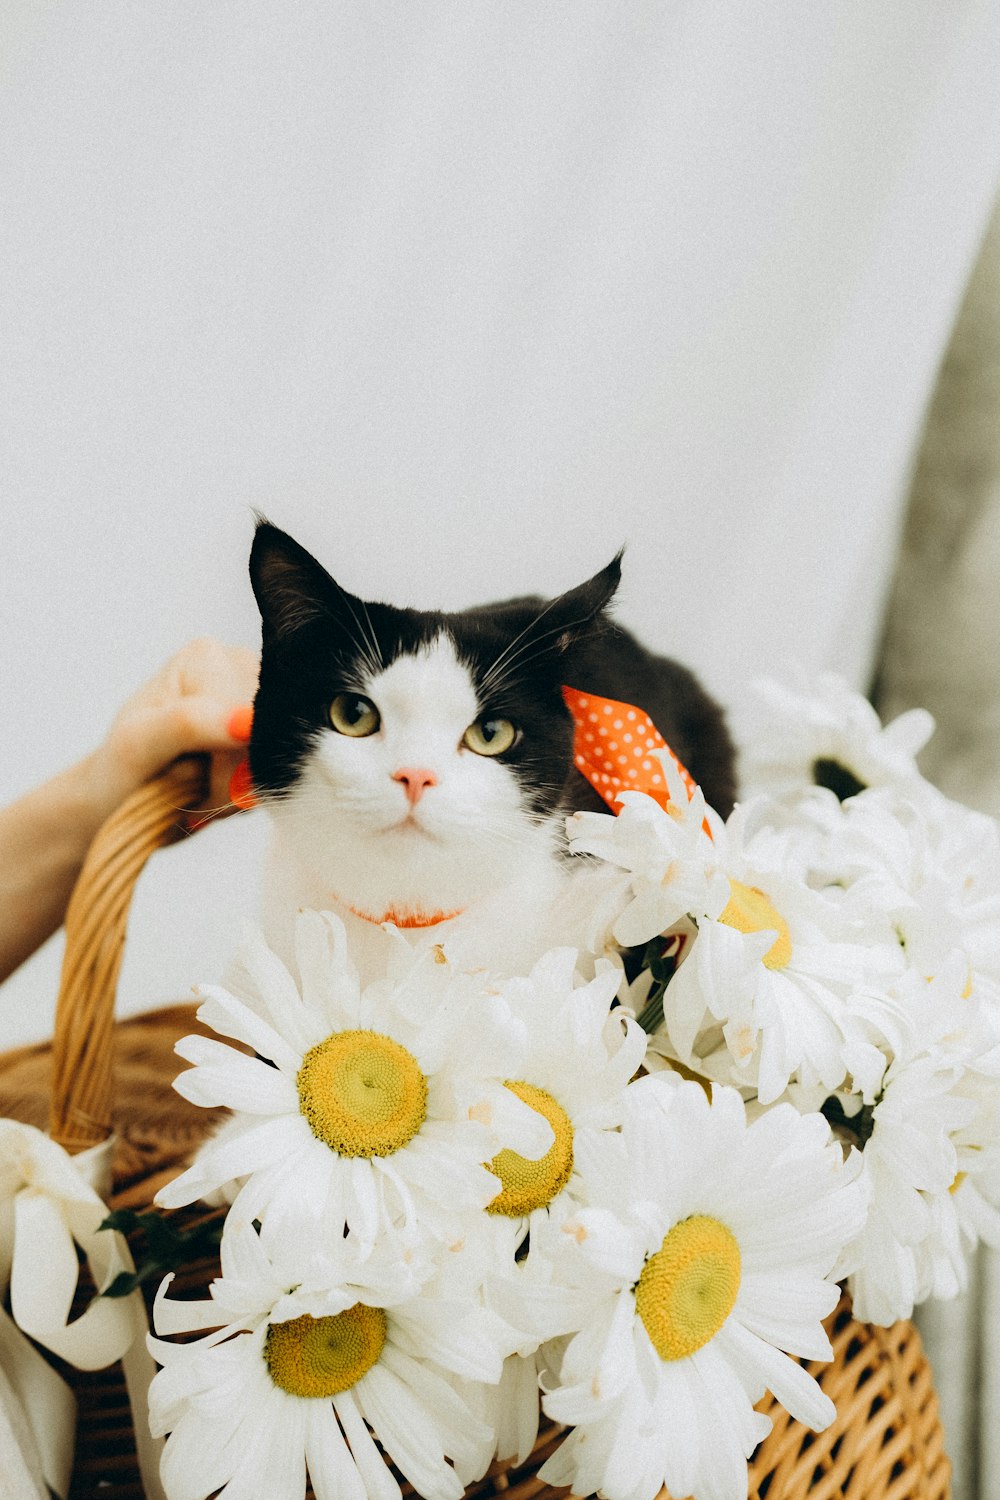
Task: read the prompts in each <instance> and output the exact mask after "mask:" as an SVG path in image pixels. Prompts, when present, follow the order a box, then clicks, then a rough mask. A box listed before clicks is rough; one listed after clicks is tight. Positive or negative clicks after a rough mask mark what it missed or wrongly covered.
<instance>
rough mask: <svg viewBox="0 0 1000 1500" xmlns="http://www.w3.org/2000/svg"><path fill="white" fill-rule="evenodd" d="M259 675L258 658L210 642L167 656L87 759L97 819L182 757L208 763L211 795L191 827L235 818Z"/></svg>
mask: <svg viewBox="0 0 1000 1500" xmlns="http://www.w3.org/2000/svg"><path fill="white" fill-rule="evenodd" d="M259 670H260V661H259V659H258V657H257V655H256V653H255V652H253V651H249V650H247V649H246V648H245V647H242V646H226V645H223V643H222V642H221V641H216V640H213V639H212V638H210V637H207V636H206V637H202V638H201V639H199V640H194V641H190V642H189V643H188V644H187V645H186V646H183V647H182V648H181V650H180V651H178V652H177V653H176V654H175V655H174V656H172V657H171V658H170V660H169V661H168V662H167V664H166V665H165V666H164V667H163V668H162V669H161V670H160V671H159V672H157V674H156V675H155V677H152V678H150V680H149V681H148V682H147V683H146V684H145V685H144V686H143V687H141V688H140V689H139V690H138V692H136V693H134V694H133V695H132V697H131V698H130V699H129V700H128V702H127V703H125V704H124V705H123V707H122V708H121V709H120V710H119V712H118V714H117V715H116V717H115V719H114V721H113V722H112V724H111V727H110V729H109V730H108V733H107V736H106V737H105V740H104V743H103V744H102V745H101V746H100V747H99V748H98V749H97V750H96V751H95V752H94V753H93V755H92V756H90V757H89V761H88V770H89V773H90V777H91V785H92V787H93V792H94V796H95V798H96V799H97V802H98V805H99V807H100V810H101V813H102V816H103V817H107V816H109V815H110V814H111V813H112V812H113V811H114V809H115V808H116V807H117V806H118V805H119V804H120V803H121V802H122V801H124V799H125V798H126V797H127V796H128V795H129V793H130V792H132V791H134V790H135V788H136V787H138V786H141V785H142V784H143V783H144V782H146V781H148V780H149V779H150V778H151V777H152V776H155V775H156V773H157V772H158V771H161V770H163V769H164V768H165V767H166V766H168V765H169V764H170V762H171V761H172V760H176V758H177V757H178V756H179V755H187V754H192V753H194V752H198V751H201V752H208V753H209V754H210V756H211V770H210V776H209V789H208V793H207V796H206V798H205V801H204V803H203V804H202V806H201V807H200V808H199V809H198V810H197V811H195V812H193V813H192V815H191V816H190V817H189V819H188V821H189V826H191V827H192V828H195V827H199V826H200V825H201V824H202V823H204V822H207V821H208V819H209V818H211V817H214V816H217V815H219V814H222V813H227V812H232V811H233V810H234V809H233V806H232V803H231V802H230V798H229V780H230V777H231V776H232V773H233V771H234V770H235V768H236V766H237V764H238V762H239V761H240V760H242V759H243V757H244V756H245V754H246V742H247V740H248V739H249V738H250V722H251V718H252V714H253V707H252V705H253V697H254V694H255V692H256V691H257V677H258V673H259Z"/></svg>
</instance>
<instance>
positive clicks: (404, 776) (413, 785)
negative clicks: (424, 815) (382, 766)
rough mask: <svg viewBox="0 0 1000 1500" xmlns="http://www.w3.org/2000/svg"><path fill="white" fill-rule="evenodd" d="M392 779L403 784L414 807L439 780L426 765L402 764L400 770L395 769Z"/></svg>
mask: <svg viewBox="0 0 1000 1500" xmlns="http://www.w3.org/2000/svg"><path fill="white" fill-rule="evenodd" d="M392 779H393V781H398V782H399V783H400V784H401V785H402V788H403V790H404V791H405V793H406V795H407V798H408V799H409V802H410V804H411V806H413V807H416V805H417V803H418V802H419V801H420V799H421V797H422V796H423V795H424V792H425V791H426V790H427V788H428V787H429V786H437V780H438V779H437V777H436V776H435V775H434V772H433V771H428V770H427V769H426V767H424V766H400V768H399V770H398V771H393V773H392Z"/></svg>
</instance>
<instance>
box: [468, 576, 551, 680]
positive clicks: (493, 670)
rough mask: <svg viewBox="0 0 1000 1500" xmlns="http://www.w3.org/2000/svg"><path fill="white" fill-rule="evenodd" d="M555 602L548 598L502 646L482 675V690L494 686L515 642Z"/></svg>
mask: <svg viewBox="0 0 1000 1500" xmlns="http://www.w3.org/2000/svg"><path fill="white" fill-rule="evenodd" d="M557 602H558V601H557V600H555V599H550V600H549V601H548V603H547V604H546V605H545V607H544V608H543V609H540V610H539V611H538V613H537V615H535V617H534V619H533V620H529V622H528V624H527V625H525V627H524V629H523V630H520V631H518V633H517V635H516V636H515V637H514V639H513V640H512V641H509V642H508V643H507V645H506V646H505V647H504V649H503V650H502V651H501V652H500V655H499V656H498V657H497V658H496V659H495V661H494V662H493V663H492V665H491V666H490V667H489V668H488V669H487V671H486V673H485V674H484V676H483V679H482V683H481V687H482V690H483V692H489V691H491V690H492V689H493V687H494V686H495V679H496V675H497V673H498V672H499V670H500V667H501V666H502V665H503V664H504V663H505V662H506V660H507V658H508V657H510V655H511V652H512V651H513V650H514V648H515V646H516V645H517V643H518V642H519V641H522V640H523V639H524V637H525V636H526V635H529V634H530V632H531V631H533V630H534V628H535V626H536V625H537V624H538V622H539V620H543V619H544V618H545V616H546V615H547V614H548V612H549V610H550V609H552V608H553V607H554V605H555V604H556V603H557Z"/></svg>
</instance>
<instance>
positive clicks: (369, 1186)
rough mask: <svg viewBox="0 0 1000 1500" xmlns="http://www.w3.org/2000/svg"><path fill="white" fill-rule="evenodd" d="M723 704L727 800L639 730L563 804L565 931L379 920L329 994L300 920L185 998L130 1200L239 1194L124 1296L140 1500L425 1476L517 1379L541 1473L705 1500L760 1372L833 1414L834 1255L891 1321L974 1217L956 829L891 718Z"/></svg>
mask: <svg viewBox="0 0 1000 1500" xmlns="http://www.w3.org/2000/svg"><path fill="white" fill-rule="evenodd" d="M763 707H764V711H763V714H762V719H761V722H762V725H763V728H762V729H761V730H760V731H759V732H757V733H756V734H755V735H754V736H753V737H752V738H751V741H750V744H749V746H748V765H747V768H746V769H747V780H748V783H749V786H750V790H751V793H752V795H750V796H749V797H748V799H747V800H745V801H744V802H743V803H742V804H741V805H740V806H739V807H738V808H737V809H736V811H735V812H734V813H733V815H732V817H731V818H730V819H729V820H728V822H727V823H723V822H722V821H721V820H720V819H718V818H717V817H716V816H715V815H714V814H713V813H712V812H711V810H710V809H708V808H707V807H706V806H705V803H704V799H703V797H702V796H701V794H700V792H698V791H697V790H696V791H695V792H694V793H693V794H691V793H690V792H689V790H688V788H687V787H686V785H685V783H684V781H683V779H682V778H681V777H680V776H679V775H678V774H677V772H676V770H675V767H674V764H673V762H672V761H671V759H670V757H669V756H668V755H666V754H664V755H663V756H662V763H663V773H664V777H665V779H666V781H667V785H668V788H669V792H670V802H669V803H668V807H667V810H666V811H665V810H664V809H663V807H661V806H660V805H659V803H657V802H655V801H653V800H652V799H651V798H650V797H647V796H645V795H644V794H642V793H640V792H628V793H624V794H623V795H622V796H621V798H620V802H621V811H620V812H619V814H618V816H617V817H616V816H612V815H610V814H608V815H604V814H592V813H580V814H577V815H576V816H575V817H573V818H572V819H571V820H570V828H569V833H570V841H571V848H572V849H573V850H574V852H576V853H578V854H582V855H589V856H591V858H592V860H596V861H602V862H603V864H602V866H601V868H602V869H603V870H604V878H603V884H602V882H601V880H600V879H599V880H597V881H596V882H595V881H593V880H591V881H589V882H588V884H587V887H586V888H587V890H588V892H590V895H589V896H588V899H590V900H592V901H593V913H592V917H593V920H592V922H591V932H592V944H591V951H589V952H580V951H577V950H573V949H555V950H553V951H552V952H550V953H547V954H546V955H545V956H544V957H543V958H541V959H540V960H539V962H538V963H537V964H536V965H535V966H534V968H533V969H532V971H531V973H530V974H528V975H527V976H524V977H518V978H513V979H503V980H501V979H494V978H491V977H490V976H489V975H486V974H483V973H468V972H463V971H462V970H461V969H460V968H457V967H456V966H455V965H454V964H453V962H452V961H451V959H450V958H449V955H448V950H447V944H446V943H444V944H440V943H439V944H434V945H426V946H424V947H422V948H421V949H420V950H419V951H417V952H414V951H413V950H412V949H411V948H410V947H409V945H408V944H407V942H406V941H405V939H404V938H403V937H402V936H400V938H399V945H398V952H397V954H396V956H395V958H394V960H393V962H392V964H391V965H390V966H389V969H388V972H387V973H386V974H385V976H384V977H383V978H382V979H381V980H380V981H379V982H378V983H375V984H370V985H367V986H363V985H362V984H361V982H360V980H359V977H358V974H357V972H356V970H355V968H354V966H353V964H352V961H351V956H350V954H349V952H348V951H347V944H346V939H345V933H344V929H343V926H342V925H341V924H340V923H339V921H338V920H337V918H336V917H334V916H332V915H330V914H328V913H319V912H306V913H303V914H302V916H301V917H300V919H299V924H298V929H297V938H296V952H295V962H294V965H293V966H292V967H291V968H287V967H285V966H284V965H283V964H282V963H281V962H279V960H278V958H277V957H276V956H275V955H274V954H273V953H272V952H271V951H270V950H269V949H268V948H267V947H266V946H265V945H264V943H263V942H262V941H261V940H257V941H256V942H255V943H253V944H251V945H250V946H248V948H247V949H246V951H245V952H244V954H243V956H242V959H241V962H240V964H239V966H238V968H237V970H236V972H235V974H234V976H233V977H232V978H231V980H230V984H229V987H228V988H219V987H206V988H204V989H203V990H202V992H201V993H202V997H203V1003H202V1006H201V1009H200V1011H199V1015H200V1018H201V1019H202V1020H203V1021H204V1022H206V1023H207V1025H208V1026H209V1027H210V1028H212V1029H213V1030H214V1031H215V1032H216V1033H217V1034H218V1035H219V1036H220V1037H222V1038H228V1039H231V1040H232V1041H235V1042H236V1043H239V1044H243V1045H242V1046H241V1047H240V1048H239V1049H237V1048H236V1047H233V1046H231V1045H229V1043H228V1042H227V1041H223V1040H220V1041H213V1040H209V1039H207V1038H204V1037H189V1038H187V1039H185V1041H184V1042H183V1043H181V1044H180V1046H179V1049H178V1050H179V1051H180V1052H181V1055H182V1056H183V1057H185V1058H186V1059H187V1060H188V1061H189V1062H190V1063H192V1064H193V1067H192V1068H191V1069H190V1070H189V1071H187V1072H185V1073H183V1074H182V1075H181V1077H180V1078H179V1079H178V1080H177V1084H176V1087H177V1088H178V1089H179V1090H180V1092H181V1093H182V1094H184V1095H185V1097H187V1098H188V1099H191V1100H193V1101H194V1102H195V1103H198V1104H201V1105H206V1106H214V1105H227V1106H230V1107H231V1108H233V1109H234V1110H236V1111H238V1115H237V1118H236V1121H235V1123H234V1124H232V1125H230V1126H229V1127H227V1128H226V1130H224V1131H223V1132H222V1133H220V1135H219V1136H218V1137H216V1139H215V1140H214V1141H213V1142H211V1143H210V1144H209V1146H208V1147H206V1148H205V1149H203V1150H202V1152H201V1153H200V1155H199V1156H198V1158H197V1160H196V1162H195V1164H194V1165H193V1166H192V1167H191V1168H190V1169H189V1170H188V1171H187V1172H185V1173H184V1174H183V1175H182V1176H181V1177H179V1178H178V1179H176V1180H175V1181H174V1182H173V1183H172V1184H171V1185H170V1186H169V1187H168V1188H167V1189H166V1190H164V1191H163V1192H162V1193H161V1195H160V1198H159V1200H158V1201H159V1202H160V1203H161V1204H162V1205H163V1206H166V1207H176V1206H180V1205H183V1204H188V1203H191V1202H194V1201H195V1200H196V1199H198V1198H199V1197H202V1196H204V1195H206V1194H211V1193H212V1192H214V1191H216V1190H218V1189H220V1188H222V1187H224V1186H225V1185H227V1184H230V1183H232V1182H234V1181H236V1182H237V1183H238V1184H239V1188H238V1191H237V1192H236V1195H235V1198H234V1200H233V1202H232V1206H231V1207H230V1209H229V1212H228V1214H227V1217H226V1221H225V1225H224V1229H223V1234H222V1244H221V1261H222V1267H221V1269H222V1274H221V1276H220V1277H219V1278H218V1279H217V1280H215V1281H214V1282H213V1283H212V1285H211V1288H210V1296H209V1297H208V1299H207V1300H204V1301H201V1302H192V1301H180V1300H177V1299H174V1298H172V1297H171V1296H170V1295H169V1282H165V1283H164V1286H163V1287H161V1289H160V1292H159V1294H158V1296H157V1300H156V1306H155V1313H154V1317H155V1325H156V1330H157V1333H158V1335H159V1337H158V1338H156V1339H153V1340H151V1346H152V1348H153V1352H154V1354H155V1356H156V1358H157V1360H158V1361H159V1363H160V1364H161V1365H162V1366H163V1368H162V1369H161V1370H160V1372H159V1373H158V1375H157V1376H156V1378H155V1379H154V1381H153V1384H152V1388H151V1392H150V1414H151V1421H152V1425H153V1429H154V1432H155V1433H156V1434H169V1436H168V1437H167V1441H166V1446H165V1450H164V1457H163V1465H162V1474H163V1480H164V1485H165V1488H166V1490H167V1493H168V1495H169V1496H170V1497H171V1500H202V1497H206V1496H208V1495H211V1494H214V1493H215V1492H216V1491H218V1492H220V1494H221V1495H222V1496H224V1497H225V1500H250V1497H259V1496H265V1495H266V1496H267V1497H269V1500H272V1497H273V1500H286V1497H287V1500H299V1497H301V1496H302V1495H303V1494H304V1492H305V1487H306V1481H307V1476H308V1480H309V1481H310V1482H311V1484H312V1486H313V1489H314V1491H315V1493H316V1495H317V1497H318V1500H396V1497H398V1496H399V1495H400V1487H399V1481H398V1478H397V1474H401V1475H403V1476H404V1477H405V1478H406V1479H407V1480H408V1481H409V1482H410V1483H411V1484H412V1485H413V1487H414V1489H415V1490H416V1491H417V1492H418V1493H419V1494H420V1495H423V1496H426V1497H428V1500H459V1497H460V1496H461V1495H462V1493H463V1490H464V1488H465V1486H466V1485H468V1484H470V1483H472V1482H473V1481H474V1480H475V1479H477V1478H478V1477H479V1476H481V1475H482V1474H483V1473H484V1472H485V1470H486V1469H487V1468H488V1466H489V1465H490V1463H491V1462H492V1461H493V1460H494V1459H495V1458H500V1459H513V1460H516V1461H523V1460H524V1459H525V1458H526V1457H527V1456H528V1454H529V1453H530V1452H531V1450H532V1448H533V1446H534V1444H535V1440H536V1437H537V1433H538V1423H539V1410H540V1407H541V1409H542V1410H543V1411H544V1412H545V1413H546V1414H547V1416H548V1417H550V1418H552V1419H553V1420H554V1421H556V1422H558V1423H561V1424H565V1426H566V1427H567V1429H568V1432H567V1435H566V1437H565V1439H564V1440H563V1442H562V1443H561V1445H560V1447H559V1448H558V1449H557V1450H556V1452H555V1453H554V1455H553V1456H552V1457H551V1458H549V1460H548V1461H547V1462H546V1464H545V1465H544V1466H543V1468H542V1469H541V1471H540V1477H541V1478H542V1480H544V1481H547V1482H549V1483H551V1484H553V1485H571V1486H572V1487H573V1489H574V1491H576V1492H577V1493H579V1494H589V1493H592V1492H595V1491H596V1492H598V1493H600V1494H601V1495H603V1496H606V1497H608V1500H653V1497H654V1496H656V1494H657V1493H658V1491H659V1490H660V1488H661V1486H663V1485H666V1486H667V1487H668V1489H669V1490H670V1491H671V1493H672V1494H674V1495H676V1496H687V1495H692V1496H695V1497H697V1500H744V1497H745V1496H746V1493H747V1458H748V1457H749V1455H750V1454H751V1453H752V1452H753V1450H754V1448H755V1446H756V1445H757V1444H758V1443H759V1442H760V1440H761V1439H762V1438H763V1437H764V1436H765V1435H766V1433H767V1431H768V1430H769V1427H770V1423H769V1420H768V1419H767V1418H766V1417H763V1416H761V1415H760V1414H759V1413H758V1412H757V1411H755V1409H754V1408H755V1404H756V1403H757V1402H758V1401H759V1400H760V1398H761V1396H762V1395H763V1394H764V1392H765V1390H770V1391H771V1392H772V1393H773V1395H774V1396H775V1397H776V1398H777V1399H778V1400H779V1401H780V1402H781V1404H782V1405H783V1406H785V1407H786V1409H787V1410H788V1411H789V1412H790V1413H791V1414H792V1415H793V1416H794V1417H796V1418H798V1419H799V1420H801V1421H802V1422H804V1423H806V1424H808V1425H809V1426H811V1427H813V1428H814V1429H816V1430H819V1429H821V1428H823V1427H824V1426H826V1425H827V1424H828V1423H829V1422H830V1421H831V1420H832V1418H833V1416H834V1409H833V1406H832V1403H831V1402H830V1400H829V1398H828V1397H827V1396H825V1395H824V1394H823V1392H822V1391H821V1390H820V1389H819V1387H818V1385H817V1384H816V1382H815V1381H814V1380H813V1379H812V1377H811V1376H810V1375H809V1374H808V1373H807V1372H806V1370H805V1369H804V1368H803V1366H802V1364H801V1363H800V1359H801V1358H808V1359H818V1360H823V1359H829V1358H830V1357H831V1348H830V1344H829V1340H828V1338H827V1335H826V1333H825V1331H824V1329H823V1326H822V1324H823V1319H824V1318H825V1317H826V1316H827V1315H828V1314H829V1313H830V1312H831V1311H832V1310H833V1308H834V1306H835V1305H836V1303H837V1301H838V1297H839V1286H838V1283H839V1282H840V1281H843V1280H845V1279H846V1280H848V1282H849V1286H850V1289H851V1292H852V1294H853V1298H854V1307H855V1312H856V1315H857V1316H858V1317H860V1318H862V1319H866V1320H870V1321H874V1322H879V1323H891V1322H893V1321H894V1320H896V1319H897V1318H900V1317H906V1316H908V1315H909V1314H910V1312H911V1311H912V1308H913V1306H914V1304H915V1303H916V1302H918V1301H920V1300H921V1299H923V1298H925V1297H928V1296H931V1295H939V1296H940V1295H949V1294H953V1293H954V1292H955V1291H956V1290H957V1289H958V1288H959V1286H960V1285H961V1284H962V1281H963V1277H964V1275H965V1258H966V1255H967V1253H968V1249H969V1247H970V1246H971V1245H973V1244H974V1243H975V1242H976V1241H977V1240H978V1239H979V1238H980V1237H982V1238H985V1239H988V1240H990V1241H991V1242H993V1243H1000V1212H998V1207H997V1205H998V1203H1000V920H998V917H1000V838H998V833H997V828H996V826H995V825H994V823H993V822H992V821H991V820H989V819H987V818H984V817H980V816H978V815H976V814H973V813H970V812H969V811H968V810H966V809H964V808H961V807H958V806H956V805H955V804H954V803H951V802H949V801H947V800H946V799H945V798H944V797H942V796H941V795H940V794H938V793H936V792H935V791H934V790H933V789H932V788H931V787H930V786H928V785H927V783H926V782H924V781H923V780H922V778H921V777H920V776H919V774H918V772H917V770H916V767H915V764H914V760H913V756H914V754H915V752H916V750H917V749H918V748H919V745H920V743H921V742H922V739H923V738H924V737H925V736H926V734H927V732H928V728H929V725H928V721H927V720H926V716H923V715H919V716H915V715H906V716H904V718H903V719H901V720H898V721H897V722H896V723H895V724H894V725H891V726H890V727H889V728H888V729H885V730H883V729H882V728H881V726H880V725H879V723H878V721H877V719H876V718H875V716H874V713H873V711H872V710H871V709H870V708H869V707H868V705H866V704H865V703H864V702H863V700H861V699H858V698H856V697H855V696H854V695H852V694H849V693H847V691H846V689H844V688H843V687H841V686H840V685H839V684H837V683H834V682H832V681H827V682H824V683H823V684H821V689H820V692H819V694H818V695H817V694H815V693H812V694H807V693H805V692H801V693H797V692H791V691H788V690H785V689H778V688H776V687H769V688H767V689H766V690H765V691H764V697H763ZM637 956H638V965H637V962H636V960H637ZM633 976H634V977H633ZM246 1048H249V1049H250V1051H251V1052H252V1053H255V1054H256V1056H250V1055H248V1054H247V1051H246V1050H245V1049H246ZM175 1334H183V1335H185V1336H186V1338H185V1340H184V1341H181V1342H175V1341H173V1340H172V1338H171V1337H169V1336H171V1335H175ZM192 1334H198V1335H200V1336H198V1337H194V1338H192V1337H191V1335H192Z"/></svg>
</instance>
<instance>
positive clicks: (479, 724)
mask: <svg viewBox="0 0 1000 1500" xmlns="http://www.w3.org/2000/svg"><path fill="white" fill-rule="evenodd" d="M516 739H517V730H516V729H515V727H514V725H513V724H512V723H511V722H510V720H509V719H477V720H476V722H475V723H474V724H470V725H469V727H468V729H467V730H466V731H465V733H464V734H463V736H462V744H463V745H467V746H468V748H469V749H470V750H474V751H475V753H476V754H477V755H502V754H503V753H504V751H505V750H509V749H510V747H511V745H513V743H514V741H515V740H516Z"/></svg>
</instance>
